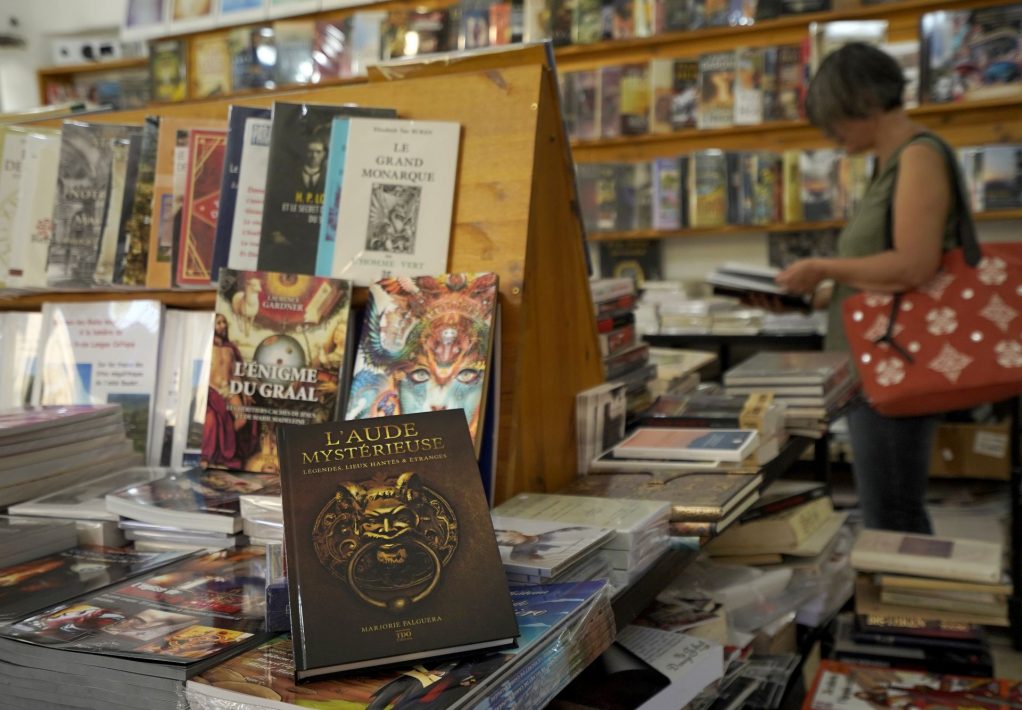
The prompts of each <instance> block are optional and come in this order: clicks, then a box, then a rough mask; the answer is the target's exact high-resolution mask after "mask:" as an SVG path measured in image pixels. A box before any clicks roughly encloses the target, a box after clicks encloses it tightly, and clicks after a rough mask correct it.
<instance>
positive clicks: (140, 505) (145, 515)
mask: <svg viewBox="0 0 1022 710" xmlns="http://www.w3.org/2000/svg"><path fill="white" fill-rule="evenodd" d="M279 491H280V479H279V477H278V476H277V475H276V474H268V473H248V474H246V473H228V472H226V471H217V470H213V469H210V470H203V469H201V468H195V469H190V470H188V471H183V472H172V473H169V474H167V475H166V476H164V477H163V478H159V479H156V480H154V481H150V482H148V483H141V484H137V485H130V486H127V487H125V488H121V489H120V490H117V491H114V492H112V493H109V494H107V496H106V508H107V510H108V511H109V512H111V513H114V514H116V515H119V516H121V517H122V518H124V519H123V520H121V522H120V526H121V529H122V530H124V534H125V537H126V538H128V539H129V540H133V541H134V543H135V548H136V549H141V550H149V551H165V550H181V549H185V550H187V549H199V548H217V549H231V548H235V547H237V546H239V545H244V544H247V540H246V539H245V538H244V537H243V536H239V535H238V533H240V532H241V530H242V521H241V509H240V508H241V504H240V502H239V500H238V499H239V496H240V495H241V494H243V493H267V494H274V493H279Z"/></svg>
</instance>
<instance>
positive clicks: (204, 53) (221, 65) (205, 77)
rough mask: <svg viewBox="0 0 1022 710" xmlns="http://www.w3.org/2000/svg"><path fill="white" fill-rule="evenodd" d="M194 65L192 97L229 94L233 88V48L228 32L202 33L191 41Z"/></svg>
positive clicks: (200, 97)
mask: <svg viewBox="0 0 1022 710" xmlns="http://www.w3.org/2000/svg"><path fill="white" fill-rule="evenodd" d="M189 44H190V47H191V53H192V66H193V67H195V69H196V71H194V72H193V73H192V75H191V77H190V79H191V98H193V99H202V98H206V97H207V96H220V95H222V94H229V93H230V92H231V90H232V85H233V78H232V75H231V48H230V38H229V35H228V33H227V32H215V33H211V34H200V35H196V36H195V37H193V38H192V39H191V41H190V43H189Z"/></svg>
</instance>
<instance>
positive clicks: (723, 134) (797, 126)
mask: <svg viewBox="0 0 1022 710" xmlns="http://www.w3.org/2000/svg"><path fill="white" fill-rule="evenodd" d="M1020 105H1022V86H1019V89H1018V92H1017V93H1015V94H1013V95H1011V96H1003V97H999V98H995V99H983V100H979V101H957V102H953V103H946V104H923V105H921V106H916V107H914V108H910V109H908V115H909V116H913V117H928V116H941V115H949V114H960V113H967V112H976V113H979V112H982V111H988V110H996V109H1003V108H1016V107H1019V106H1020ZM811 128H812V124H810V123H809V122H808V121H766V122H764V123H757V124H752V125H742V126H728V127H727V128H685V129H682V130H680V131H671V132H670V133H643V134H641V135H635V136H618V137H614V138H604V139H596V140H573V141H572V142H571V147H572V149H575V150H579V151H602V150H607V151H611V150H616V149H620V148H628V147H633V146H637V145H655V144H657V143H665V144H666V143H674V142H677V141H684V140H691V139H695V138H698V139H699V140H707V139H713V138H718V137H719V138H720V139H721V141H726V140H727V139H728V138H733V137H736V136H745V135H749V134H755V135H775V136H776V135H779V134H783V133H789V132H794V131H804V130H807V129H811ZM821 140H822V136H821Z"/></svg>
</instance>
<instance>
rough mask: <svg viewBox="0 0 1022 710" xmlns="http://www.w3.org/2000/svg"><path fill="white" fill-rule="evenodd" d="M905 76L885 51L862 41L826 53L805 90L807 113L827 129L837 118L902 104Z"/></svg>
mask: <svg viewBox="0 0 1022 710" xmlns="http://www.w3.org/2000/svg"><path fill="white" fill-rule="evenodd" d="M904 91H905V76H904V74H902V71H901V66H900V65H899V64H898V62H897V61H896V60H895V59H894V58H893V57H891V55H889V54H887V53H886V52H884V51H882V50H880V49H877V48H876V47H874V46H872V45H869V44H864V43H862V42H853V43H852V44H846V45H845V46H844V47H841V48H840V49H838V50H835V51H834V52H832V53H831V54H829V55H828V56H827V57H826V58H825V59H824V60H823V62H822V63H821V64H820V67H819V68H818V69H817V70H816V74H815V76H813V80H812V81H811V82H810V84H809V91H808V92H807V94H806V116H807V117H808V118H809V121H810V123H812V124H813V125H814V126H816V127H817V128H819V129H821V130H823V131H825V132H829V131H830V130H831V129H833V127H834V124H836V123H837V122H839V121H842V120H847V119H856V118H869V117H870V116H872V115H874V114H877V113H885V112H887V111H892V110H894V109H896V108H901V106H902V96H903V94H904Z"/></svg>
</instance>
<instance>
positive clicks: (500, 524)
mask: <svg viewBox="0 0 1022 710" xmlns="http://www.w3.org/2000/svg"><path fill="white" fill-rule="evenodd" d="M492 520H493V532H494V533H495V534H496V536H497V546H498V547H499V548H500V557H501V561H502V562H503V563H504V572H506V573H507V579H508V582H510V583H511V584H548V583H551V582H578V581H584V580H588V579H607V577H609V575H610V560H609V559H608V558H607V555H606V554H601V553H600V550H601V548H602V547H603V545H604V544H605V543H607V542H609V541H610V538H611V537H613V536H614V535H615V534H616V531H615V530H612V529H610V528H601V527H595V526H592V525H571V524H567V523H562V522H558V521H554V520H540V519H534V518H520V517H510V516H503V515H496V514H494V515H493V516H492Z"/></svg>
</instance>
